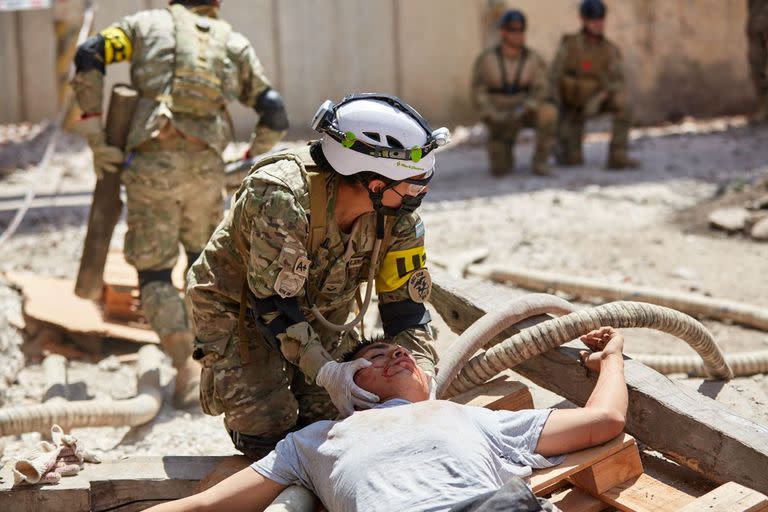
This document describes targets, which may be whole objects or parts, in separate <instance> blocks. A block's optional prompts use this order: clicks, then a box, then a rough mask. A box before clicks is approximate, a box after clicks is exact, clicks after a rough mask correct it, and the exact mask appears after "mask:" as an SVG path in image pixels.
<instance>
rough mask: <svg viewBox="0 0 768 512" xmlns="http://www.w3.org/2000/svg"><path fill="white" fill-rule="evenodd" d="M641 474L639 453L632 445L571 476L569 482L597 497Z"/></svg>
mask: <svg viewBox="0 0 768 512" xmlns="http://www.w3.org/2000/svg"><path fill="white" fill-rule="evenodd" d="M642 474H643V463H642V462H641V461H640V452H639V451H638V450H637V445H636V444H633V445H632V446H627V447H626V448H624V449H623V450H621V451H620V452H618V453H616V454H614V455H613V456H611V457H608V458H607V459H605V460H601V461H600V462H597V463H595V464H593V465H591V466H589V467H588V468H586V469H582V470H581V471H579V472H578V473H575V474H573V475H572V476H571V477H570V478H569V480H570V481H571V482H573V485H576V486H578V487H580V488H582V489H584V490H585V491H587V492H589V493H591V494H592V495H593V496H597V495H600V494H602V493H604V492H605V491H607V490H608V489H610V488H612V487H615V486H617V485H619V484H623V483H624V482H626V481H627V480H630V479H632V478H635V477H637V476H640V475H642Z"/></svg>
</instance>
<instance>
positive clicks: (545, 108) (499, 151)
mask: <svg viewBox="0 0 768 512" xmlns="http://www.w3.org/2000/svg"><path fill="white" fill-rule="evenodd" d="M486 126H487V127H488V160H489V161H490V164H491V174H493V175H495V176H501V175H503V174H506V173H508V172H510V171H511V170H512V169H513V168H514V166H515V154H514V147H515V141H516V140H517V134H518V132H519V131H520V129H521V128H534V129H535V130H536V149H535V150H534V153H533V163H534V164H537V163H545V162H546V161H547V160H548V159H549V156H550V154H551V152H552V147H553V145H554V142H555V131H556V129H557V109H556V108H555V106H554V105H552V104H550V103H544V104H542V105H541V106H540V107H539V108H538V109H536V110H528V111H526V112H525V114H524V115H523V116H522V118H521V119H520V120H517V121H506V122H499V121H486Z"/></svg>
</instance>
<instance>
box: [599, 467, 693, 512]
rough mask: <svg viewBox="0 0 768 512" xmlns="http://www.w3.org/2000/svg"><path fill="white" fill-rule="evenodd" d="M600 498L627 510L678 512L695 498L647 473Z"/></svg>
mask: <svg viewBox="0 0 768 512" xmlns="http://www.w3.org/2000/svg"><path fill="white" fill-rule="evenodd" d="M600 499H601V500H603V501H605V502H606V503H609V504H610V505H612V506H614V507H616V508H617V509H619V510H623V511H626V512H677V511H679V510H680V509H681V508H683V507H685V506H686V505H688V504H689V503H691V502H692V501H693V500H694V498H693V496H690V495H688V494H686V493H684V492H682V491H678V490H677V489H675V488H674V487H670V486H669V485H667V484H665V483H662V482H659V481H658V480H656V479H655V478H652V477H650V476H648V475H646V474H642V475H640V476H638V477H636V478H632V479H630V480H627V481H626V482H624V483H622V484H619V485H617V486H616V487H614V488H612V489H610V490H608V491H606V492H604V493H603V494H601V495H600ZM696 510H697V512H703V511H704V510H705V509H696Z"/></svg>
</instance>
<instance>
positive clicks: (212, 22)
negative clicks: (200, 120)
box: [158, 4, 232, 117]
mask: <svg viewBox="0 0 768 512" xmlns="http://www.w3.org/2000/svg"><path fill="white" fill-rule="evenodd" d="M168 10H169V11H170V13H171V16H173V26H174V31H175V39H176V49H175V54H174V64H173V77H172V78H171V83H170V84H169V86H168V89H167V90H166V93H165V94H163V95H161V97H159V98H158V100H159V101H163V102H165V103H166V104H167V105H168V107H169V108H170V110H171V112H174V113H182V114H188V115H192V116H198V117H210V116H214V115H216V114H217V113H218V112H219V111H221V110H224V108H225V107H226V100H225V97H224V94H223V84H222V82H223V77H224V67H225V65H226V60H227V40H228V39H229V35H230V33H231V32H232V27H231V26H230V25H229V23H227V22H225V21H222V20H217V19H214V18H209V17H206V16H199V15H197V14H195V13H193V12H191V11H190V10H188V9H187V8H185V7H183V6H181V5H179V4H174V5H171V6H170V7H169V8H168Z"/></svg>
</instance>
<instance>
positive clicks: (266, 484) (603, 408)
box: [153, 327, 627, 512]
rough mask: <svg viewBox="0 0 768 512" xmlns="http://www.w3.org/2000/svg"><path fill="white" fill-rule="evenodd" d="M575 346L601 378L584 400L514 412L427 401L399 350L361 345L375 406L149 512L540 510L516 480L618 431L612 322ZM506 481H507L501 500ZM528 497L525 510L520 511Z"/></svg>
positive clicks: (619, 363) (424, 382)
mask: <svg viewBox="0 0 768 512" xmlns="http://www.w3.org/2000/svg"><path fill="white" fill-rule="evenodd" d="M581 340H582V341H583V342H584V343H585V344H586V345H587V346H588V347H589V348H590V349H591V350H592V351H594V352H592V353H589V352H587V351H582V361H583V363H584V364H585V365H586V366H587V367H588V368H589V369H591V370H595V371H599V372H600V375H599V377H598V380H597V384H596V386H595V389H594V390H593V391H592V395H591V396H590V398H589V400H588V401H587V404H586V405H585V406H584V407H583V408H578V409H554V410H553V409H544V410H523V411H516V412H512V411H490V410H488V409H483V408H480V407H474V406H470V405H461V404H457V403H454V402H449V401H445V400H428V396H429V380H428V377H427V375H426V374H425V373H424V372H423V371H422V370H421V369H420V368H419V367H418V366H417V365H416V363H415V361H414V359H413V357H412V356H411V354H410V353H409V352H408V351H407V350H406V349H404V348H403V347H400V346H398V345H393V344H389V343H386V342H368V343H366V344H363V345H361V346H360V347H358V348H357V349H356V350H355V351H354V352H353V353H351V354H349V355H348V357H347V360H353V359H356V358H364V359H366V360H368V361H370V363H371V364H370V366H368V367H366V368H364V369H362V370H360V371H358V372H357V374H356V375H355V382H356V383H357V384H358V386H360V387H361V388H363V389H365V390H366V391H370V392H371V393H375V394H376V395H378V396H379V397H380V398H381V402H380V403H379V404H378V405H377V406H376V407H374V408H373V409H370V410H365V411H357V412H355V413H354V414H352V416H350V417H348V418H346V419H344V420H342V421H318V422H317V423H314V424H312V425H309V426H307V427H305V428H303V429H301V430H299V431H296V432H293V433H290V434H288V435H287V436H286V438H285V439H283V440H282V441H280V442H279V443H278V445H277V447H276V448H275V450H274V451H272V452H271V453H270V454H269V455H267V456H266V457H264V458H263V459H261V460H259V461H257V462H255V463H254V464H253V465H252V466H251V467H248V468H245V469H243V470H242V471H240V472H238V473H236V474H234V475H232V476H231V477H229V478H227V479H226V480H224V481H222V482H221V483H219V484H218V485H216V486H214V487H212V488H210V489H208V490H206V491H204V492H202V493H200V494H197V495H194V496H190V497H188V498H185V499H182V500H179V501H176V502H171V503H165V504H162V505H159V506H158V507H156V508H155V509H153V510H156V511H158V512H160V511H176V510H228V511H233V510H249V511H250V510H263V509H264V508H265V507H267V506H268V505H269V503H270V502H271V501H272V500H274V499H275V497H277V495H278V494H279V493H280V492H281V491H282V490H283V489H285V488H286V487H287V486H289V485H293V484H298V485H303V486H305V487H307V488H308V489H310V490H311V491H312V492H314V493H315V494H316V495H317V496H318V497H319V498H320V499H321V500H322V502H323V504H324V505H325V507H326V508H327V509H328V510H330V511H334V512H335V511H347V510H348V511H353V510H361V511H369V510H382V511H392V510H398V511H424V510H430V511H438V510H440V511H459V510H460V511H468V510H472V511H475V510H487V509H485V508H483V505H479V503H482V502H484V501H487V500H488V499H489V495H492V494H494V493H496V492H498V494H497V495H496V496H494V497H493V498H494V499H502V498H503V499H507V500H510V499H511V500H518V501H515V502H514V503H515V505H513V504H512V503H511V502H509V501H508V502H505V503H506V505H504V506H503V507H502V508H500V509H497V510H541V509H540V508H538V507H539V505H538V504H537V503H536V500H535V499H534V498H533V496H532V495H531V493H530V490H528V489H527V488H526V487H524V486H522V485H520V480H519V478H520V477H522V478H524V477H527V476H528V475H530V474H531V468H545V467H550V466H553V465H556V464H559V463H560V462H562V460H563V457H562V455H563V454H565V453H569V452H573V451H576V450H582V449H585V448H588V447H591V446H595V445H598V444H601V443H604V442H606V441H608V440H610V439H612V438H614V437H615V436H617V435H619V434H620V433H621V432H622V430H623V428H624V421H625V417H626V412H627V387H626V384H625V382H624V361H623V359H622V350H623V348H624V340H623V338H622V336H621V335H620V334H618V333H617V332H616V331H615V330H613V329H612V328H611V327H602V328H600V329H598V330H595V331H592V332H590V333H589V334H587V335H585V336H583V337H582V338H581ZM505 482H511V484H512V485H513V486H515V485H516V486H517V487H516V488H515V489H516V490H515V492H513V493H512V494H513V496H512V497H511V498H510V496H509V489H510V488H509V485H510V484H509V483H508V484H507V485H505ZM502 486H504V487H503V488H502ZM520 488H522V489H523V492H522V493H520V492H518V491H519V489H520ZM499 489H501V490H499ZM505 491H507V496H506V497H503V496H502V494H504V492H505ZM531 499H532V500H533V502H532V505H530V507H528V506H527V505H525V504H524V503H528V502H526V501H524V500H531ZM521 500H523V501H521ZM513 506H517V508H513ZM548 506H549V505H548Z"/></svg>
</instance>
